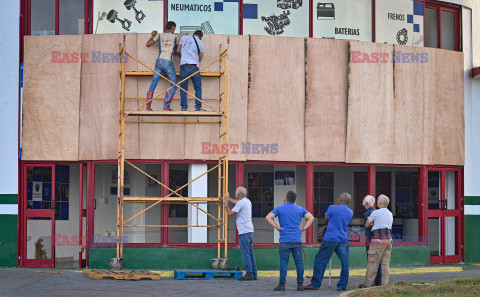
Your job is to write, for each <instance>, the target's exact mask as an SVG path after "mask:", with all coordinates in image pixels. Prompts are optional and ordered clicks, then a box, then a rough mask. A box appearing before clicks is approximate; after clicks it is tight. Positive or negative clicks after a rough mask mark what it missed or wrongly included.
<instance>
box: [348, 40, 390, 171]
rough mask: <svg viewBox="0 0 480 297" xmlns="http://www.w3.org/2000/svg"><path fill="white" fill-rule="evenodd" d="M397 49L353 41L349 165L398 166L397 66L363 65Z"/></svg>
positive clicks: (350, 85)
mask: <svg viewBox="0 0 480 297" xmlns="http://www.w3.org/2000/svg"><path fill="white" fill-rule="evenodd" d="M392 51H393V45H387V44H377V43H367V42H359V41H350V52H351V56H350V64H349V65H350V66H349V68H350V72H349V76H348V84H349V89H348V121H347V146H346V162H347V163H386V164H391V163H393V162H394V151H395V126H394V95H393V93H394V92H393V63H391V61H390V60H388V61H387V62H385V63H382V62H381V61H380V59H379V61H378V62H377V63H363V62H356V61H355V60H354V57H355V53H359V57H360V59H361V60H363V61H366V57H367V56H368V57H369V59H371V58H373V56H372V54H374V53H388V54H390V55H391V53H392Z"/></svg>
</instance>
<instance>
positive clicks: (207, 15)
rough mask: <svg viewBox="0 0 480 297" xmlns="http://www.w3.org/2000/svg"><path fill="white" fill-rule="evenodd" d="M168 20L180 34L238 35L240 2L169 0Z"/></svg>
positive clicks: (232, 0) (225, 0)
mask: <svg viewBox="0 0 480 297" xmlns="http://www.w3.org/2000/svg"><path fill="white" fill-rule="evenodd" d="M168 20H169V21H174V22H175V23H176V24H177V31H179V32H180V33H193V32H195V31H196V30H202V31H203V33H205V34H231V35H234V34H235V35H236V34H238V0H169V1H168Z"/></svg>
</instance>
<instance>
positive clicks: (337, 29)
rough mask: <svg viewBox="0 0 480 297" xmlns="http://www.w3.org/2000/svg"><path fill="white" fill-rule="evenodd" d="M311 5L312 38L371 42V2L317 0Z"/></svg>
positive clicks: (367, 0) (366, 0) (360, 0)
mask: <svg viewBox="0 0 480 297" xmlns="http://www.w3.org/2000/svg"><path fill="white" fill-rule="evenodd" d="M313 4H314V7H313V37H317V38H335V39H355V40H361V41H372V0H322V1H318V0H317V1H314V2H313Z"/></svg>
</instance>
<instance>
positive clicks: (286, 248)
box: [278, 242, 304, 284]
mask: <svg viewBox="0 0 480 297" xmlns="http://www.w3.org/2000/svg"><path fill="white" fill-rule="evenodd" d="M290 253H292V256H293V261H295V266H297V283H303V270H304V268H303V259H302V243H301V242H280V245H279V247H278V254H279V255H280V283H282V284H284V283H285V282H286V281H287V269H288V260H289V259H290Z"/></svg>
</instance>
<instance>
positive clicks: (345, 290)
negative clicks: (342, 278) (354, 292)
mask: <svg viewBox="0 0 480 297" xmlns="http://www.w3.org/2000/svg"><path fill="white" fill-rule="evenodd" d="M346 290H347V289H340V288H338V289H337V291H340V292H342V291H346Z"/></svg>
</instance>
